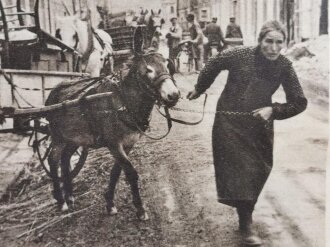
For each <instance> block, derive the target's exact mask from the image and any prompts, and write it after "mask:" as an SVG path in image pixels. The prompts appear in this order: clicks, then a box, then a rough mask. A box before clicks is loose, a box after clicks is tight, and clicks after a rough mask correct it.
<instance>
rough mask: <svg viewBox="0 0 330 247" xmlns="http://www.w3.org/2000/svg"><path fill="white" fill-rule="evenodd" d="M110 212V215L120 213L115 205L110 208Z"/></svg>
mask: <svg viewBox="0 0 330 247" xmlns="http://www.w3.org/2000/svg"><path fill="white" fill-rule="evenodd" d="M108 212H109V214H110V215H116V214H118V210H117V208H116V207H115V206H113V207H111V208H110V209H109V210H108Z"/></svg>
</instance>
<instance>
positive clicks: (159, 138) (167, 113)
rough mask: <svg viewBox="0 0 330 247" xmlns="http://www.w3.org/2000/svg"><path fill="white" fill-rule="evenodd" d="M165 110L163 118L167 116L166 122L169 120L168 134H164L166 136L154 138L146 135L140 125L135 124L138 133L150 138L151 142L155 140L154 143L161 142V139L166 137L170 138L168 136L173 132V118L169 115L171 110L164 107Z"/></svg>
mask: <svg viewBox="0 0 330 247" xmlns="http://www.w3.org/2000/svg"><path fill="white" fill-rule="evenodd" d="M164 110H165V115H163V114H162V115H163V116H165V118H166V120H167V132H166V133H165V134H164V135H162V136H159V137H153V136H150V135H148V134H146V133H145V132H144V131H143V130H142V129H141V128H140V127H139V125H138V124H135V126H136V128H137V129H138V131H139V132H140V133H141V134H142V135H144V136H146V137H148V138H149V139H151V140H154V141H159V140H161V139H164V138H165V137H166V136H168V134H169V133H170V132H171V129H172V120H173V119H172V118H171V115H170V113H169V110H168V108H167V107H164Z"/></svg>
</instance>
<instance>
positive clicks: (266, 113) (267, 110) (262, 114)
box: [252, 106, 273, 121]
mask: <svg viewBox="0 0 330 247" xmlns="http://www.w3.org/2000/svg"><path fill="white" fill-rule="evenodd" d="M252 113H253V116H254V117H256V118H260V119H262V120H265V121H268V120H270V118H271V116H272V114H273V108H272V107H271V106H267V107H262V108H259V109H256V110H254V111H252Z"/></svg>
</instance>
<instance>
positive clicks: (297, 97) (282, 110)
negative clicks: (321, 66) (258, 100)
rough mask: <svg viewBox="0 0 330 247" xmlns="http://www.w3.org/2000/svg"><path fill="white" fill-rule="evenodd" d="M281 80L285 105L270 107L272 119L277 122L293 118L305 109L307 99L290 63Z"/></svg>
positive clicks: (275, 104) (276, 104) (277, 104)
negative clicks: (271, 108)
mask: <svg viewBox="0 0 330 247" xmlns="http://www.w3.org/2000/svg"><path fill="white" fill-rule="evenodd" d="M281 80H282V86H283V89H284V92H285V95H286V103H283V104H280V103H274V104H273V105H272V106H273V118H274V119H277V120H281V119H286V118H290V117H293V116H295V115H297V114H299V113H301V112H303V111H304V110H305V109H306V107H307V99H306V97H305V95H304V92H303V90H302V87H301V85H300V83H299V80H298V77H297V74H296V72H295V71H294V69H293V67H292V65H291V63H290V64H289V65H288V66H287V68H286V69H285V71H284V72H283V74H282V76H281Z"/></svg>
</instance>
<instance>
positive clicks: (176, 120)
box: [156, 93, 207, 125]
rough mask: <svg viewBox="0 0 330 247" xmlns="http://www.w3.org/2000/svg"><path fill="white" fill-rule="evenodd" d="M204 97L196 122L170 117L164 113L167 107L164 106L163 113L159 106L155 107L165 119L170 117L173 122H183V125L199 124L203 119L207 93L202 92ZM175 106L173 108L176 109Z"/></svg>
mask: <svg viewBox="0 0 330 247" xmlns="http://www.w3.org/2000/svg"><path fill="white" fill-rule="evenodd" d="M204 95H205V98H204V102H203V110H202V112H201V113H202V117H201V119H200V120H198V121H196V122H187V121H184V120H181V119H177V118H172V117H171V115H170V114H169V113H168V114H167V113H166V110H167V111H168V108H166V107H165V108H164V110H165V114H164V113H163V112H161V110H160V107H157V108H156V109H157V111H158V112H159V114H160V115H162V116H163V117H165V118H166V119H168V120H169V119H170V120H171V121H173V122H175V123H179V124H184V125H197V124H200V123H201V122H202V121H203V120H204V116H205V106H206V101H207V94H206V93H204ZM176 109H177V108H174V109H173V110H176Z"/></svg>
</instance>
